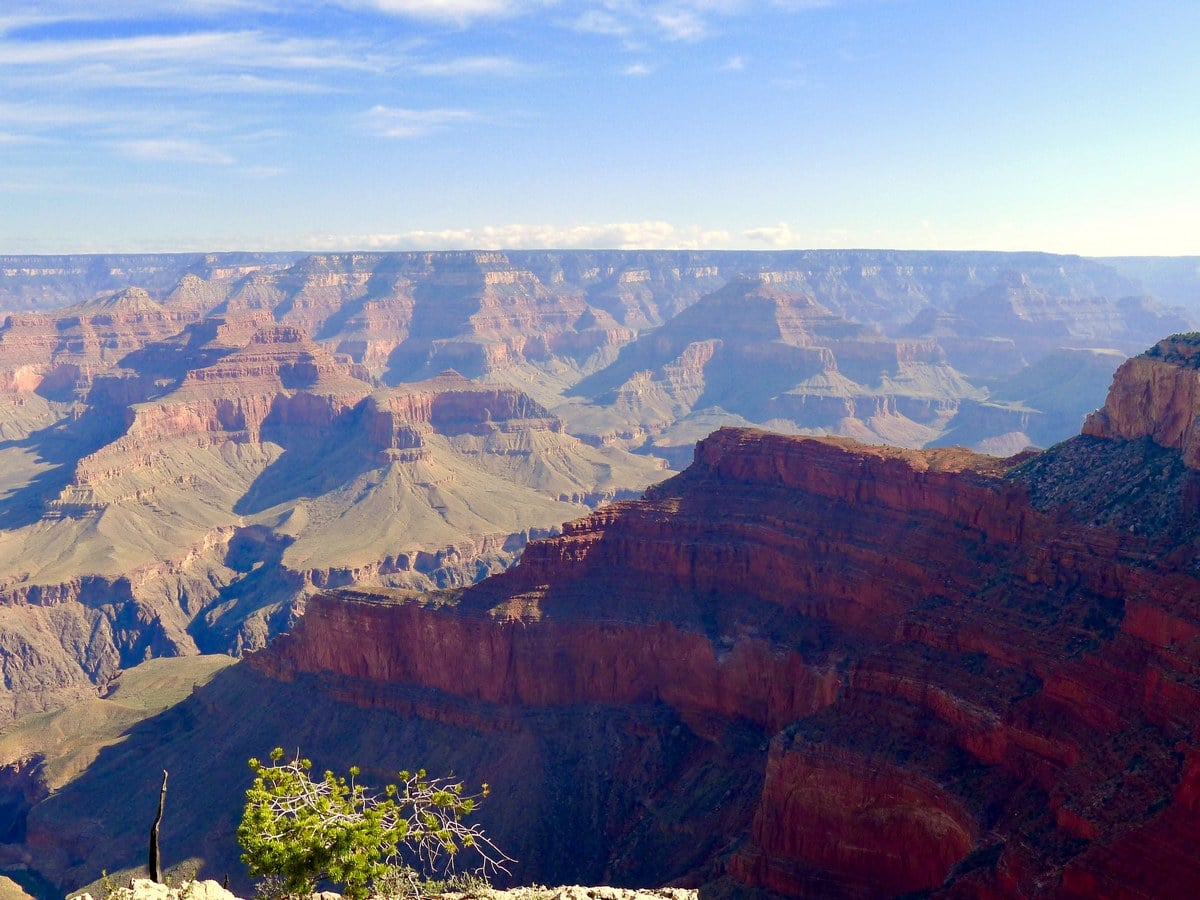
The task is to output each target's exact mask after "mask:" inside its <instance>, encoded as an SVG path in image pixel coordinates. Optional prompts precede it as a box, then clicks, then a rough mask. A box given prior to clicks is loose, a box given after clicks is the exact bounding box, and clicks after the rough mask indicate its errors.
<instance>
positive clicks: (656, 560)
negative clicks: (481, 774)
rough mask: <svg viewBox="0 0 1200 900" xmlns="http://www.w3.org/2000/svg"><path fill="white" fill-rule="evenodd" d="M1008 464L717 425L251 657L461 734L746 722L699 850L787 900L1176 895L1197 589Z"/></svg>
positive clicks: (1198, 824) (1198, 624) (713, 734)
mask: <svg viewBox="0 0 1200 900" xmlns="http://www.w3.org/2000/svg"><path fill="white" fill-rule="evenodd" d="M1008 465H1011V464H1010V463H1001V462H999V461H997V460H994V459H991V458H987V457H979V456H974V455H972V454H969V453H966V452H964V451H960V450H953V449H951V450H938V451H903V450H895V449H886V448H872V447H862V446H859V445H855V444H853V443H852V442H848V441H833V440H814V439H804V438H788V437H782V436H777V435H768V434H765V433H762V432H757V431H751V430H736V429H724V430H722V431H719V432H717V433H716V434H714V435H713V436H711V437H710V438H708V439H706V440H705V441H702V442H701V443H700V444H699V445H698V447H697V449H696V459H695V463H694V465H693V466H692V467H691V468H690V469H689V470H688V471H687V472H686V473H684V474H683V475H681V476H679V477H677V478H675V479H672V480H671V481H668V482H666V483H664V484H663V485H660V486H659V487H657V488H654V489H652V490H651V491H649V492H648V494H647V498H646V499H645V500H642V501H634V502H626V503H617V504H613V505H612V506H609V507H606V508H604V509H602V510H599V511H597V512H595V513H593V514H592V515H590V516H588V517H586V518H584V519H581V520H578V521H576V522H574V523H570V524H568V525H567V526H565V527H564V530H563V534H562V535H561V536H559V537H557V538H553V539H549V540H544V541H537V542H534V543H532V544H530V545H529V547H528V548H527V549H526V551H525V555H524V558H523V560H522V562H521V564H520V565H519V566H518V567H516V568H515V569H514V570H511V571H510V572H507V573H505V574H503V575H500V576H498V577H494V578H492V579H489V580H488V581H486V582H484V583H482V584H480V585H477V586H475V587H473V588H469V589H466V590H461V591H457V592H451V593H447V594H443V595H436V596H435V598H434V599H432V600H428V599H420V598H418V597H417V596H415V595H408V594H404V593H401V592H391V593H388V594H368V593H365V592H359V593H334V594H327V595H325V596H322V597H319V598H317V599H316V600H315V601H313V602H312V603H311V604H310V606H309V611H308V613H307V614H306V616H305V618H304V620H303V621H302V623H301V625H300V626H299V628H298V629H297V630H296V631H295V632H294V633H293V634H291V635H289V636H287V637H285V638H283V639H281V640H280V641H279V642H278V643H277V644H276V645H274V646H273V647H272V648H271V649H270V650H268V651H267V652H265V653H263V654H260V655H258V656H256V657H253V664H254V665H255V666H256V667H257V668H259V669H260V670H262V671H265V672H268V673H270V674H272V675H273V676H274V677H278V678H285V679H291V678H295V677H299V676H300V675H302V674H304V673H308V674H315V675H318V676H319V677H321V678H325V679H331V680H332V682H336V683H337V684H338V685H340V686H341V687H339V688H338V691H339V696H340V697H341V698H342V699H349V700H351V701H353V702H356V703H362V704H365V705H384V706H387V705H389V704H392V703H394V702H397V701H395V700H394V699H389V697H393V698H394V695H393V694H391V693H389V690H388V689H387V688H386V686H390V685H397V684H404V685H413V686H418V687H420V688H422V689H426V690H431V691H433V692H434V694H433V695H432V696H438V695H440V696H447V697H455V698H458V699H457V700H456V701H455V702H454V703H453V704H449V705H440V704H439V703H438V702H437V701H435V700H429V701H427V702H425V703H424V704H418V705H417V706H412V705H411V703H410V701H407V700H406V701H405V704H407V705H405V704H402V705H403V709H404V711H406V712H414V713H416V714H417V715H418V716H423V717H429V718H433V719H440V720H442V721H446V720H447V718H446V717H447V716H450V714H449V713H447V712H446V710H447V709H449V708H453V709H455V710H456V712H455V713H454V714H453V716H450V718H451V719H454V720H455V721H457V722H458V723H459V724H464V723H469V722H470V721H476V722H478V721H482V720H483V719H486V718H487V715H486V714H485V713H484V712H483V710H486V709H490V708H513V707H526V708H528V707H532V708H540V709H561V708H567V707H569V706H570V705H572V704H602V705H605V706H613V707H630V708H632V707H634V706H636V705H638V704H645V703H652V704H666V705H667V706H669V707H670V708H672V709H674V710H675V711H676V712H677V713H678V715H679V716H680V717H681V718H682V720H683V721H684V722H686V723H687V724H688V725H689V727H691V728H692V729H693V730H694V731H695V732H696V733H697V734H699V735H704V736H706V739H707V740H709V741H711V742H712V745H713V747H714V748H715V747H717V746H718V745H720V743H721V741H722V740H723V738H722V737H721V735H722V733H723V732H722V728H723V727H724V726H722V725H721V723H731V722H736V721H741V722H747V721H748V722H750V723H752V724H753V726H754V727H755V728H757V729H759V730H760V731H761V733H762V734H763V735H764V737H767V736H772V735H773V736H774V737H773V739H772V740H771V742H770V751H769V753H768V755H767V759H766V769H765V773H764V780H763V782H762V788H761V795H760V796H759V797H758V799H757V812H756V813H755V814H754V816H753V821H752V822H747V823H746V824H745V826H744V827H745V831H744V832H743V833H742V834H741V838H742V843H741V847H740V849H738V850H737V851H736V852H735V853H733V854H732V855H730V856H727V857H725V858H724V859H725V862H724V866H725V870H726V872H727V873H728V875H729V876H730V877H733V878H735V879H737V880H739V881H740V882H742V883H746V884H753V885H758V886H762V887H767V888H770V889H773V890H776V891H779V892H783V893H787V894H795V895H809V896H840V895H846V896H890V895H893V894H898V893H904V892H909V891H923V890H932V891H935V892H945V893H946V894H948V895H954V896H1009V895H1017V894H1022V895H1030V896H1035V895H1036V896H1041V895H1047V896H1049V895H1063V896H1077V895H1078V896H1082V895H1085V894H1089V893H1091V894H1095V893H1096V892H1099V893H1102V894H1106V895H1110V896H1118V895H1119V896H1143V895H1155V896H1168V895H1177V896H1183V895H1185V894H1186V893H1187V892H1189V891H1194V890H1197V889H1200V869H1198V868H1197V866H1196V865H1195V863H1194V862H1193V861H1192V858H1193V856H1194V854H1191V853H1190V851H1188V849H1187V847H1188V846H1189V841H1194V840H1200V820H1197V819H1196V818H1195V817H1194V816H1191V814H1190V812H1189V811H1190V810H1191V809H1192V807H1193V805H1194V803H1195V802H1196V798H1195V795H1196V793H1197V792H1195V791H1194V790H1193V789H1192V784H1193V782H1194V781H1195V778H1194V773H1193V772H1192V770H1193V768H1195V765H1194V763H1193V762H1192V760H1193V759H1200V746H1198V745H1197V734H1196V724H1197V722H1198V721H1200V580H1198V579H1197V578H1196V576H1195V574H1194V573H1193V572H1192V571H1190V570H1189V569H1184V568H1179V567H1175V566H1173V565H1172V564H1171V563H1170V562H1169V561H1167V560H1164V559H1159V560H1157V561H1156V562H1155V561H1154V560H1153V557H1152V553H1153V548H1152V547H1151V546H1150V545H1149V544H1147V543H1146V542H1145V541H1140V540H1138V539H1135V538H1132V537H1129V536H1128V535H1122V534H1121V533H1118V532H1116V531H1108V530H1104V529H1098V528H1087V527H1084V526H1081V525H1076V524H1072V523H1071V522H1070V521H1069V520H1068V519H1067V518H1066V517H1065V516H1063V515H1060V514H1058V513H1056V512H1054V511H1049V512H1044V511H1038V510H1037V509H1035V508H1034V507H1033V506H1032V505H1031V504H1030V502H1029V500H1028V499H1027V494H1026V491H1025V488H1024V487H1023V485H1022V484H1021V482H1020V480H1019V479H1013V478H1006V477H1005V472H1004V468H1005V467H1006V466H1008ZM332 682H331V683H332ZM463 702H466V704H467V705H466V707H464V706H463V705H462V704H463ZM397 708H399V707H397ZM464 709H466V710H471V709H475V710H476V712H475V713H471V712H464ZM464 716H465V717H466V718H465V719H464V718H463V717H464ZM473 717H481V718H473ZM714 753H715V750H714ZM1181 834H1182V835H1185V836H1186V838H1187V839H1184V838H1181V837H1180V835H1181ZM663 865H664V866H666V867H669V865H670V863H669V860H664V862H663ZM1164 873H1165V874H1164ZM679 874H681V873H680V872H671V871H669V870H664V871H663V872H662V875H663V876H664V877H673V876H678V875H679ZM1164 879H1166V880H1165V881H1164ZM1164 884H1166V885H1168V886H1169V890H1166V889H1164V887H1163V885H1164Z"/></svg>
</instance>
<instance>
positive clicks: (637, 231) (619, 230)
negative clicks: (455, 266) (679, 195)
mask: <svg viewBox="0 0 1200 900" xmlns="http://www.w3.org/2000/svg"><path fill="white" fill-rule="evenodd" d="M732 239H733V235H732V234H731V233H730V232H728V231H720V230H715V231H714V230H706V229H703V228H698V227H684V228H681V227H678V226H676V225H672V224H671V223H670V222H660V221H645V222H615V223H609V224H584V225H569V226H555V225H518V224H514V225H487V226H481V227H479V228H462V229H446V230H441V231H404V232H397V233H394V234H353V235H330V234H325V235H309V236H307V237H305V238H303V239H301V241H300V246H301V249H309V250H317V249H324V250H350V249H362V250H442V249H445V250H464V249H478V250H524V249H541V248H547V249H555V248H558V249H588V248H590V249H617V250H639V249H652V248H657V249H678V250H699V249H713V248H721V247H727V246H729V244H730V242H731V241H732Z"/></svg>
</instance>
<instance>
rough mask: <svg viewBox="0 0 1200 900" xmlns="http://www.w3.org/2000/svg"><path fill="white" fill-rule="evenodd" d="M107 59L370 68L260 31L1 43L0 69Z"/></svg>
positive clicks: (312, 43)
mask: <svg viewBox="0 0 1200 900" xmlns="http://www.w3.org/2000/svg"><path fill="white" fill-rule="evenodd" d="M88 62H110V63H114V64H117V65H120V66H121V67H129V66H131V65H137V64H142V63H150V62H159V63H161V62H173V63H180V64H182V63H198V64H202V65H204V66H207V67H210V68H211V67H215V66H236V67H237V68H239V69H244V68H249V69H263V68H266V69H363V70H369V69H373V68H375V66H374V65H373V64H372V63H371V62H370V61H369V60H366V59H363V58H362V56H360V55H358V54H352V53H349V52H345V50H344V48H343V47H342V46H341V45H339V44H337V43H335V42H333V41H324V40H309V39H306V38H287V39H280V38H278V37H275V36H272V35H268V34H265V33H263V32H261V31H252V30H244V31H193V32H190V33H187V34H149V35H138V36H135V37H122V38H104V39H85V40H39V41H13V40H8V41H4V42H2V43H0V67H9V66H51V65H62V64H64V63H88Z"/></svg>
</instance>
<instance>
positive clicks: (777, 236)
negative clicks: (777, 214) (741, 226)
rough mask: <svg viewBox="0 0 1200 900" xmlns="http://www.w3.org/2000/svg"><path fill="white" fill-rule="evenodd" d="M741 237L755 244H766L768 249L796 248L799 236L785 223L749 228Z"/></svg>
mask: <svg viewBox="0 0 1200 900" xmlns="http://www.w3.org/2000/svg"><path fill="white" fill-rule="evenodd" d="M742 237H744V238H745V239H746V240H748V241H751V242H752V243H755V244H766V245H768V246H770V247H780V248H783V247H796V246H798V245H799V240H800V236H799V235H798V234H796V232H794V231H793V230H792V226H790V225H789V224H788V223H787V222H780V223H779V224H778V225H773V226H768V227H765V228H750V229H747V230H746V231H743V232H742Z"/></svg>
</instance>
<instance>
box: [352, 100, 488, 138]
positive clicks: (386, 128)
mask: <svg viewBox="0 0 1200 900" xmlns="http://www.w3.org/2000/svg"><path fill="white" fill-rule="evenodd" d="M478 118H479V117H478V116H477V115H476V114H475V113H473V112H471V111H470V110H466V109H404V108H400V107H393V106H374V107H372V108H371V109H370V110H369V111H368V112H367V114H366V116H365V121H366V128H367V130H368V131H370V132H371V133H373V134H377V135H379V136H380V137H388V138H413V137H424V136H425V135H428V134H433V133H434V132H437V131H444V130H445V129H446V128H448V127H449V126H451V125H456V124H460V123H463V122H471V121H475V120H477V119H478Z"/></svg>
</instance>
